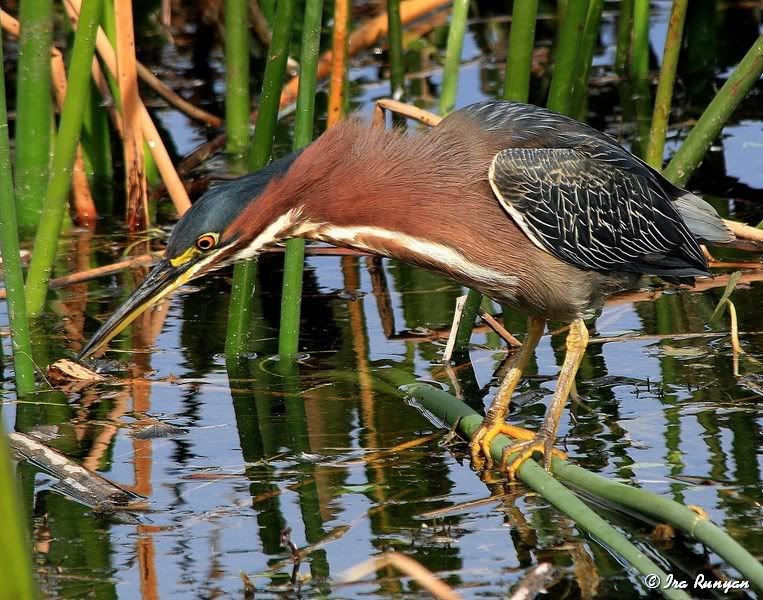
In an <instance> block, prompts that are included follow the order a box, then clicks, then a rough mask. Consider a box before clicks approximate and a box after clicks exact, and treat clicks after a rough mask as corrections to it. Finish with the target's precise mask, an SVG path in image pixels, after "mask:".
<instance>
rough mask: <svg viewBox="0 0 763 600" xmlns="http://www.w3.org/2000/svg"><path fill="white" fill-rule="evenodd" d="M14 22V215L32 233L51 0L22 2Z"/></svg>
mask: <svg viewBox="0 0 763 600" xmlns="http://www.w3.org/2000/svg"><path fill="white" fill-rule="evenodd" d="M19 21H20V23H21V32H20V36H19V46H18V49H19V60H18V70H17V82H16V148H15V151H16V152H15V165H14V166H15V171H16V217H17V219H18V225H19V226H20V227H21V231H23V232H24V233H25V234H33V233H34V230H35V228H36V227H37V221H38V220H39V218H40V210H41V208H42V199H43V198H44V197H45V187H46V186H47V184H48V166H49V165H50V129H51V123H52V119H53V104H52V99H51V95H50V48H51V44H52V41H53V2H52V0H22V2H20V4H19Z"/></svg>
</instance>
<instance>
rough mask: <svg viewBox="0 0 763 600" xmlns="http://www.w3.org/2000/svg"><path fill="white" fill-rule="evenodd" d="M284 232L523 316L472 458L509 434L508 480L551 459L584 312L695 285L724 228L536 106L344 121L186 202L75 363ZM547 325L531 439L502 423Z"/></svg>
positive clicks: (500, 105) (484, 105)
mask: <svg viewBox="0 0 763 600" xmlns="http://www.w3.org/2000/svg"><path fill="white" fill-rule="evenodd" d="M291 237H303V238H307V239H311V240H320V241H323V242H329V243H331V244H335V245H337V246H344V247H349V248H355V249H359V250H362V251H366V252H371V253H374V254H378V255H382V256H387V257H391V258H395V259H399V260H402V261H405V262H408V263H412V264H414V265H417V266H420V267H423V268H425V269H429V270H432V271H435V272H438V273H441V274H444V275H446V276H448V277H450V278H452V279H454V280H456V281H458V282H459V283H462V284H464V285H466V286H468V287H470V288H474V289H477V290H479V291H480V292H482V293H483V294H485V295H487V296H489V297H490V298H493V299H494V300H496V301H498V302H500V303H501V304H503V305H507V306H509V307H511V308H514V309H516V310H518V311H521V312H523V313H525V314H527V315H528V332H527V337H526V340H525V342H524V344H523V345H522V347H521V349H520V350H519V351H518V352H517V353H516V354H515V355H514V356H513V357H512V364H511V367H510V369H509V372H508V374H507V375H506V377H505V379H504V380H503V382H502V383H501V385H500V387H499V390H498V393H497V395H496V398H495V399H494V400H493V402H492V404H491V406H490V407H489V409H488V411H487V413H486V416H485V419H484V421H483V423H482V425H481V427H480V428H479V429H478V431H477V434H476V436H475V437H474V438H473V440H472V442H471V452H472V457H473V459H474V460H475V461H476V462H477V463H478V464H479V463H483V464H486V465H487V466H491V460H490V452H489V444H490V442H491V440H492V439H493V438H494V437H495V436H496V435H498V434H499V433H508V434H509V435H512V436H514V437H515V438H518V439H519V440H521V441H519V442H518V443H517V444H515V445H513V446H511V447H509V448H507V450H506V451H505V452H504V455H503V460H502V463H501V467H502V469H505V470H507V471H508V474H509V475H510V476H512V477H513V476H514V473H515V471H516V469H517V468H518V467H519V465H520V464H521V463H522V462H523V461H524V460H526V459H527V458H529V457H530V456H532V455H533V454H534V453H536V452H538V453H540V454H542V456H543V459H544V466H545V467H546V468H547V469H548V468H549V467H550V462H551V456H552V454H553V453H554V452H558V451H557V450H554V442H555V437H556V431H557V428H558V424H559V420H560V418H561V415H562V411H563V409H564V405H565V402H566V400H567V398H568V396H569V394H570V391H571V389H572V387H573V385H574V378H575V374H576V372H577V369H578V366H579V364H580V361H581V359H582V356H583V353H584V351H585V348H586V345H587V342H588V331H587V329H586V325H585V323H584V319H588V318H590V317H592V316H594V313H595V312H596V310H597V309H598V308H599V307H600V306H601V305H602V303H603V301H604V299H605V298H606V297H607V296H609V295H611V294H613V293H615V292H618V291H622V290H625V289H628V288H632V287H633V286H635V285H636V284H637V282H638V281H639V279H640V277H641V276H643V275H657V276H660V277H663V278H665V279H667V280H670V281H680V282H688V283H692V282H693V280H694V277H704V276H708V275H709V273H708V265H707V261H706V260H705V257H704V255H703V253H702V249H701V248H700V245H699V244H700V243H701V242H725V241H729V240H730V239H732V238H733V234H731V232H730V231H729V230H728V229H727V228H726V227H725V225H724V224H723V222H722V220H721V219H720V218H719V216H718V214H717V213H716V212H715V210H714V209H713V208H712V207H711V206H710V205H709V204H707V203H705V202H704V201H703V200H702V199H701V198H699V197H697V196H695V195H693V194H691V193H689V192H687V191H686V190H683V189H681V188H678V187H676V186H674V185H673V184H671V183H670V182H669V181H667V180H666V179H665V178H664V177H662V176H661V175H660V174H659V173H658V172H657V171H655V170H654V169H652V168H651V167H649V166H647V165H646V164H645V163H643V162H642V161H641V160H639V159H638V158H636V157H634V156H633V155H632V154H630V153H629V152H628V151H626V150H625V149H623V148H622V147H621V146H619V145H618V144H617V143H615V142H614V141H613V140H612V139H610V138H609V137H608V136H606V135H605V134H603V133H600V132H598V131H596V130H595V129H592V128H591V127H589V126H587V125H584V124H582V123H579V122H577V121H575V120H573V119H570V118H568V117H564V116H562V115H559V114H556V113H553V112H551V111H548V110H545V109H542V108H538V107H536V106H531V105H527V104H519V103H513V102H502V101H487V102H480V103H478V104H473V105H471V106H468V107H466V108H463V109H461V110H457V111H455V112H453V113H452V114H450V115H449V116H448V117H446V118H445V119H443V120H442V121H441V122H440V124H439V125H437V126H436V127H434V128H432V129H430V130H428V131H427V132H426V133H421V134H418V135H412V134H407V133H405V132H403V131H400V130H394V129H393V130H384V129H381V128H369V127H367V126H365V125H363V124H362V123H360V122H359V121H358V120H357V119H354V118H351V119H348V120H346V121H344V122H342V123H340V124H339V125H337V126H336V127H334V128H332V129H330V130H328V131H327V132H326V133H324V134H323V135H322V136H321V137H319V138H318V139H317V140H316V141H315V142H313V143H312V144H311V145H309V146H307V147H306V148H305V149H303V150H302V151H301V152H296V153H293V154H291V155H289V156H287V157H285V158H283V159H281V160H278V161H276V162H274V163H272V164H270V165H269V166H268V167H266V168H265V169H263V170H262V171H259V172H257V173H254V174H251V175H246V176H244V177H241V178H239V179H237V180H234V181H231V182H228V183H224V184H222V185H219V186H218V187H215V188H213V189H212V190H210V191H208V192H207V193H206V194H205V195H204V196H202V197H201V198H200V199H199V200H198V201H197V202H196V203H194V205H193V206H192V207H191V209H190V210H189V211H188V212H187V213H186V214H185V215H183V217H182V218H181V219H180V220H179V221H178V223H177V225H176V226H175V229H174V231H173V232H172V235H171V236H170V239H169V243H168V245H167V249H166V253H165V256H164V258H163V259H162V260H161V261H160V262H159V263H158V264H157V265H156V266H155V267H154V269H153V270H152V271H151V272H150V274H149V275H148V276H147V278H146V279H145V280H144V281H143V283H142V284H141V285H140V286H139V287H138V289H137V290H136V291H135V292H134V293H133V294H132V296H130V298H129V299H128V300H127V301H126V302H125V303H124V304H123V305H122V306H121V307H120V308H119V309H118V310H117V311H116V313H114V315H113V316H111V318H109V319H108V320H107V321H106V322H105V323H104V324H103V325H102V326H101V327H100V329H99V330H98V331H97V332H96V333H95V335H94V336H93V337H92V339H91V340H90V341H89V342H88V343H87V345H86V346H85V347H84V348H83V349H82V351H81V353H80V355H79V356H80V358H82V357H86V356H88V355H90V354H91V353H93V352H94V351H95V350H96V349H98V348H100V347H101V346H103V345H104V344H105V343H106V342H108V340H109V339H111V338H112V337H113V336H114V335H116V334H117V333H118V332H119V331H121V330H122V329H123V328H124V327H125V326H127V324H129V323H130V322H131V321H132V320H133V319H135V317H137V316H138V315H139V314H140V313H141V312H143V311H144V310H146V308H148V307H149V306H151V305H153V304H155V303H156V302H158V301H159V300H160V299H161V298H163V297H165V296H166V295H167V294H169V293H170V292H171V291H172V290H174V289H176V288H177V287H179V286H181V285H183V284H185V283H186V282H188V281H190V280H191V279H194V278H196V277H199V276H201V275H203V274H205V273H207V272H209V271H211V270H212V269H215V268H218V267H221V266H223V265H227V264H231V263H234V262H237V261H240V260H244V259H249V258H252V257H254V256H256V255H257V254H258V253H259V252H260V251H261V250H262V249H263V248H265V247H266V246H269V245H271V244H274V243H275V242H279V241H281V240H284V239H287V238H291ZM548 320H553V321H560V322H565V323H569V324H570V326H569V334H568V337H567V354H566V357H565V360H564V363H563V366H562V368H561V371H560V375H559V380H558V384H557V386H556V390H555V392H554V395H553V398H552V401H551V404H550V407H549V409H548V411H547V415H546V417H545V420H544V422H543V424H542V426H541V428H540V430H539V431H538V432H537V433H533V432H530V431H528V430H525V429H521V428H518V427H514V426H511V425H508V424H506V422H505V418H506V415H507V412H508V407H509V403H510V400H511V396H512V393H513V391H514V389H515V388H516V386H517V384H518V382H519V379H520V377H521V375H522V371H523V369H525V367H526V366H527V363H528V361H529V359H530V357H531V355H532V354H533V352H534V350H535V347H536V346H537V344H538V341H539V339H540V337H541V336H542V334H543V332H544V329H545V326H546V322H547V321H548ZM516 452H518V454H517V456H518V458H515V459H514V460H512V461H511V462H510V463H509V460H508V457H509V456H510V455H511V454H513V453H516ZM483 459H484V461H486V462H483Z"/></svg>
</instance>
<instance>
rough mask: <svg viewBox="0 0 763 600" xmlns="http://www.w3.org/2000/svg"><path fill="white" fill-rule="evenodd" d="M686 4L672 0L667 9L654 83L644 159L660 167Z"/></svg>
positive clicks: (682, 0) (685, 1) (678, 0)
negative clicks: (658, 64)
mask: <svg viewBox="0 0 763 600" xmlns="http://www.w3.org/2000/svg"><path fill="white" fill-rule="evenodd" d="M688 5H689V0H673V8H672V10H671V11H670V21H669V23H668V34H667V37H666V38H665V51H664V53H663V56H662V65H661V67H660V79H659V82H658V83H657V95H656V98H655V100H654V114H653V115H652V128H651V130H650V131H649V144H648V145H647V148H646V155H645V156H644V160H645V161H646V163H647V164H649V165H651V166H652V167H654V168H655V169H662V156H663V154H664V152H665V137H666V135H667V131H668V118H669V117H670V105H671V101H672V99H673V85H674V84H675V81H676V69H677V68H678V55H679V53H680V51H681V37H682V35H683V29H684V20H685V19H686V8H687V6H688Z"/></svg>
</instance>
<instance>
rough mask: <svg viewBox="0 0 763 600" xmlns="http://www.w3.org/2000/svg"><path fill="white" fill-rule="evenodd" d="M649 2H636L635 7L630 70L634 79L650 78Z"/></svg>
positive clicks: (642, 0)
mask: <svg viewBox="0 0 763 600" xmlns="http://www.w3.org/2000/svg"><path fill="white" fill-rule="evenodd" d="M649 2H650V0H634V5H633V35H632V38H631V43H632V50H631V69H630V70H631V75H632V76H633V78H634V79H647V78H648V77H649Z"/></svg>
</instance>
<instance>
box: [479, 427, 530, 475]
mask: <svg viewBox="0 0 763 600" xmlns="http://www.w3.org/2000/svg"><path fill="white" fill-rule="evenodd" d="M501 434H503V435H507V436H509V437H511V438H513V439H517V440H525V441H529V440H532V439H533V438H534V437H535V433H533V432H532V431H530V430H529V429H523V428H521V427H517V426H516V425H509V424H508V423H503V422H496V421H493V420H492V419H490V418H489V417H485V420H484V421H482V424H481V425H480V426H479V427H478V428H477V431H476V432H475V433H474V435H473V436H472V439H471V442H469V449H470V450H471V455H472V463H473V464H474V465H475V468H476V469H477V470H482V469H492V468H493V457H492V456H491V455H490V445H491V444H492V443H493V440H494V439H495V437H496V436H498V435H501ZM501 460H502V462H503V458H502V459H501Z"/></svg>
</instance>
